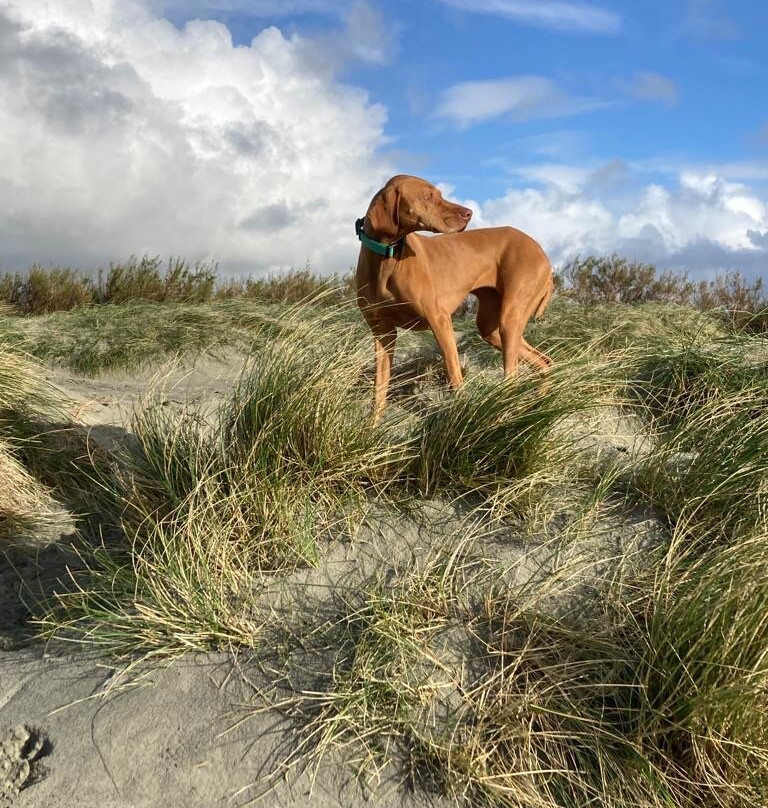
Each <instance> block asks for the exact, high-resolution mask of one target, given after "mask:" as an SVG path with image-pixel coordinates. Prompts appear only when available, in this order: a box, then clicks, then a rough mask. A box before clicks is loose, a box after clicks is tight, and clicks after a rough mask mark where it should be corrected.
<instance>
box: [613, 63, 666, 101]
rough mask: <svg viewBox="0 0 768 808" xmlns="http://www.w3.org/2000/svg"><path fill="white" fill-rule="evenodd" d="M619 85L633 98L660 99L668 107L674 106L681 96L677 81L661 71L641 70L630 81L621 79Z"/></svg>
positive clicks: (644, 99) (641, 99)
mask: <svg viewBox="0 0 768 808" xmlns="http://www.w3.org/2000/svg"><path fill="white" fill-rule="evenodd" d="M619 86H620V87H621V88H622V89H623V90H624V91H625V92H626V93H628V94H629V95H631V96H632V97H633V98H637V99H639V100H640V101H658V102H659V103H661V104H664V106H667V107H674V106H675V104H677V100H678V96H679V90H678V87H677V83H676V82H675V81H674V80H673V79H670V78H668V77H667V76H662V75H661V74H660V73H653V72H645V71H640V72H638V73H635V75H634V76H633V77H632V78H631V79H630V80H629V81H620V82H619Z"/></svg>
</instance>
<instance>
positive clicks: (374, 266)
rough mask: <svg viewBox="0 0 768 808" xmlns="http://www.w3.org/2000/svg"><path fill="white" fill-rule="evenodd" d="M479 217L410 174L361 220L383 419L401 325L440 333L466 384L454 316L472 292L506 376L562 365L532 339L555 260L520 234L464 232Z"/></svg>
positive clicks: (362, 301)
mask: <svg viewBox="0 0 768 808" xmlns="http://www.w3.org/2000/svg"><path fill="white" fill-rule="evenodd" d="M471 218H472V211H470V210H469V209H468V208H465V207H462V206H461V205H457V204H455V203H453V202H447V201H446V200H445V199H443V198H442V195H441V193H440V191H439V190H438V189H437V188H435V186H434V185H431V184H430V183H428V182H427V181H426V180H422V179H419V178H418V177H409V176H406V175H402V174H401V175H398V176H396V177H392V179H391V180H389V182H388V183H387V184H386V185H385V186H384V187H383V188H382V189H381V190H380V191H379V192H378V193H377V194H376V196H374V197H373V200H372V201H371V204H370V205H369V207H368V212H367V213H366V215H365V217H364V218H363V219H358V221H357V225H356V229H357V233H358V237H359V238H360V241H361V242H362V244H361V247H360V257H359V259H358V262H357V300H358V304H359V305H360V308H361V309H362V312H363V316H364V317H365V320H366V322H367V323H368V325H369V326H370V329H371V331H372V332H373V336H374V340H375V345H376V404H375V410H374V413H375V417H376V418H378V417H379V415H380V414H381V411H382V410H383V409H384V407H385V405H386V400H387V389H388V387H389V378H390V373H391V370H392V359H393V357H394V352H395V340H396V338H397V329H398V328H409V329H414V330H417V331H420V330H424V329H427V328H431V329H432V332H433V333H434V335H435V338H436V339H437V344H438V346H439V348H440V351H441V353H442V355H443V359H444V360H445V367H446V370H447V372H448V378H449V380H450V383H451V386H452V387H453V388H457V387H459V386H460V385H461V383H462V376H461V367H460V365H459V354H458V350H457V348H456V337H455V335H454V332H453V324H452V322H451V315H452V314H453V312H454V311H456V309H457V308H458V307H459V305H461V303H462V301H463V300H464V298H466V296H467V295H468V294H469V293H472V294H473V295H474V296H475V297H476V298H477V302H478V308H477V328H478V330H479V331H480V335H481V336H482V337H483V339H484V340H485V341H486V342H488V343H489V344H491V345H493V347H494V348H496V349H497V350H499V351H501V353H502V356H503V359H504V373H505V374H506V375H511V374H513V373H515V371H516V370H517V363H518V360H519V359H525V360H527V361H528V362H530V363H531V364H532V365H534V366H535V367H537V368H540V369H541V370H543V371H546V370H549V368H550V367H551V366H552V360H551V359H550V358H549V357H548V356H547V355H546V354H543V353H542V352H541V351H538V350H536V348H533V347H532V346H531V345H529V344H528V343H527V342H526V341H525V340H524V339H523V331H524V329H525V326H526V324H527V323H528V320H530V318H531V316H532V315H533V314H535V315H536V316H537V317H538V316H539V315H540V314H541V313H542V312H543V311H544V309H545V308H546V306H547V303H548V302H549V298H550V295H551V294H552V288H553V287H552V267H551V265H550V263H549V260H548V259H547V256H546V255H545V254H544V251H543V250H542V249H541V247H540V246H539V245H538V244H537V243H536V242H535V241H534V240H533V239H532V238H531V237H530V236H527V235H526V234H525V233H522V232H521V231H520V230H515V228H514V227H489V228H484V229H478V230H469V231H467V232H462V231H463V230H464V229H465V228H466V226H467V224H469V220H470V219H471ZM416 230H430V231H432V232H433V233H442V234H444V235H440V236H434V237H430V236H419V235H416V234H415V231H416Z"/></svg>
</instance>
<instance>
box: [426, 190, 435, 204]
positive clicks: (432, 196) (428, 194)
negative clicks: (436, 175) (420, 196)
mask: <svg viewBox="0 0 768 808" xmlns="http://www.w3.org/2000/svg"><path fill="white" fill-rule="evenodd" d="M434 198H435V195H434V193H432V191H427V192H426V193H425V194H424V199H426V200H427V202H431V201H432V200H433V199H434Z"/></svg>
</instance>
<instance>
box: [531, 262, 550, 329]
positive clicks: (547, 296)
mask: <svg viewBox="0 0 768 808" xmlns="http://www.w3.org/2000/svg"><path fill="white" fill-rule="evenodd" d="M554 290H555V281H554V279H553V278H552V274H551V273H550V275H549V281H548V282H547V289H546V291H545V292H544V295H543V297H542V298H541V300H540V301H539V305H538V306H536V311H535V312H534V313H533V316H534V317H535V318H536V319H537V320H538V319H539V317H541V315H542V314H544V310H545V309H546V308H547V305H548V304H549V299H550V298H551V297H552V292H553V291H554Z"/></svg>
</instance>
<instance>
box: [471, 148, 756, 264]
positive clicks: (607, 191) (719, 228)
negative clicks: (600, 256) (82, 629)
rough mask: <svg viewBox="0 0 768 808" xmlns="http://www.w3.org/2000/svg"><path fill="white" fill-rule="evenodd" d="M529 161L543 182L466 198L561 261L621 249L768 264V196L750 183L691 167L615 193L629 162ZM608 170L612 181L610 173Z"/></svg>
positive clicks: (487, 217) (678, 258)
mask: <svg viewBox="0 0 768 808" xmlns="http://www.w3.org/2000/svg"><path fill="white" fill-rule="evenodd" d="M538 168H539V171H538V172H534V171H532V169H531V168H530V167H529V168H523V169H521V170H520V172H519V173H520V175H521V176H523V177H524V178H526V179H528V180H533V181H535V182H538V184H539V185H540V186H541V187H537V188H524V189H512V190H509V191H508V192H507V193H506V194H504V195H503V196H501V197H498V198H495V199H489V200H486V201H483V202H472V201H470V202H469V203H468V204H469V205H470V206H471V207H472V208H473V209H474V210H475V214H476V216H475V219H476V221H475V225H476V226H495V225H501V224H511V225H514V226H515V227H519V228H520V229H521V230H524V231H526V232H528V233H530V234H531V235H533V236H534V237H535V238H536V239H537V240H539V241H540V242H541V244H542V246H544V248H545V249H546V250H547V251H548V253H549V255H550V258H551V259H552V260H553V261H554V262H556V263H558V262H562V261H564V260H567V259H568V258H570V257H572V256H573V255H575V254H577V253H581V254H587V253H605V252H611V251H618V252H620V253H624V254H626V255H629V256H633V257H636V258H639V259H642V260H647V261H653V262H656V263H658V264H660V265H662V266H665V267H672V268H681V269H682V268H684V269H689V270H692V271H693V272H694V273H696V272H703V271H708V270H716V269H732V268H741V269H744V270H745V271H759V270H762V271H763V272H764V271H765V266H766V262H768V204H766V202H765V201H764V200H763V199H761V198H760V196H759V195H758V194H757V193H756V192H755V191H754V190H753V189H751V188H750V187H748V186H747V185H745V184H743V183H737V182H732V181H729V180H726V179H724V178H723V177H720V176H717V175H714V174H711V173H707V172H696V171H691V170H686V171H683V172H682V173H680V175H679V176H678V178H677V181H676V184H674V185H673V186H672V187H666V186H663V185H660V184H657V183H651V184H646V185H642V186H639V187H637V186H635V187H636V190H627V189H626V183H625V186H624V187H623V188H622V191H621V193H617V189H616V183H615V182H614V181H613V180H612V179H611V178H613V179H615V177H616V175H617V172H618V175H619V176H622V177H624V178H626V176H627V171H628V170H629V169H628V167H626V166H623V165H617V164H615V163H610V164H606V165H605V166H601V167H597V168H595V169H594V170H592V171H590V172H587V171H585V170H584V169H583V168H582V167H573V166H565V165H564V166H555V165H550V166H540V167H538ZM606 178H608V179H609V180H611V181H606Z"/></svg>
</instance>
